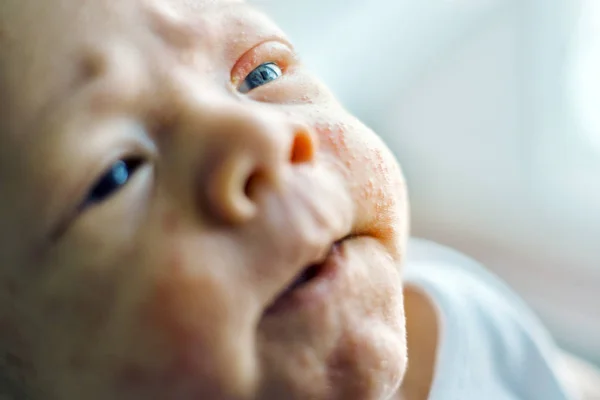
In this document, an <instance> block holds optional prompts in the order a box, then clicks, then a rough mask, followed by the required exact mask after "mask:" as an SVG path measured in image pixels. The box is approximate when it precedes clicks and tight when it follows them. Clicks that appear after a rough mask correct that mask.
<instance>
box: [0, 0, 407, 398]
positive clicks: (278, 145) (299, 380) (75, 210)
mask: <svg viewBox="0 0 600 400" xmlns="http://www.w3.org/2000/svg"><path fill="white" fill-rule="evenodd" d="M0 7H1V8H2V9H1V10H0V15H1V16H0V60H1V63H0V68H1V74H0V88H1V89H2V90H1V96H0V97H1V99H2V100H1V101H2V112H3V117H2V122H1V124H2V126H1V129H2V131H1V132H2V133H1V135H2V136H1V137H0V182H2V195H1V196H0V218H1V221H2V223H1V224H0V265H1V266H2V269H1V270H0V284H1V285H2V286H1V290H0V304H1V306H0V323H1V324H2V331H1V333H0V346H1V348H0V350H1V351H2V352H3V353H4V355H5V357H3V359H4V360H5V361H3V363H4V365H3V368H5V371H4V373H5V374H6V375H10V376H16V378H14V379H13V380H14V381H15V382H14V383H15V384H16V385H17V386H18V385H21V384H23V383H24V384H23V386H24V387H26V388H27V390H29V391H31V392H32V394H33V396H34V398H36V399H43V400H47V399H50V400H52V399H58V400H71V399H77V400H79V399H86V400H96V399H98V400H106V399H123V400H133V399H144V400H147V399H170V400H171V399H181V400H188V399H189V400H196V399H256V400H257V399H277V400H280V399H303V400H305V399H343V400H351V399H361V400H366V399H387V398H389V396H390V395H391V394H392V393H394V391H395V390H396V389H397V387H398V385H399V384H400V381H401V378H402V375H403V373H404V370H405V356H406V351H405V339H404V313H403V304H402V284H401V283H402V282H401V271H400V267H399V266H400V264H401V261H402V258H403V253H404V246H405V237H406V227H407V205H406V195H405V189H404V182H403V179H402V176H401V173H400V170H399V168H398V166H397V164H396V162H395V161H394V159H393V157H392V155H391V154H390V152H389V151H388V150H387V148H386V147H385V146H384V145H383V144H382V142H381V141H380V140H379V139H378V138H377V136H376V135H375V134H374V133H373V132H372V131H370V130H369V129H367V128H366V127H365V126H364V125H362V124H361V123H360V122H359V121H357V120H356V119H355V118H353V117H352V116H350V115H349V114H348V113H346V112H345V111H344V110H343V109H342V108H341V106H340V105H339V104H338V103H337V102H336V101H335V100H334V98H333V97H332V96H331V94H330V93H329V92H328V91H327V90H326V89H325V88H324V87H323V86H321V84H320V83H319V82H318V81H317V80H316V79H315V78H314V77H313V76H312V75H310V73H309V72H308V71H307V70H306V68H305V67H304V66H303V65H302V63H301V62H300V61H299V59H298V57H297V56H296V54H295V53H294V50H293V48H292V47H291V46H290V45H289V44H288V41H287V40H286V39H285V36H284V35H283V34H282V33H281V31H280V30H278V28H277V27H275V26H274V25H273V24H272V23H271V22H270V21H269V20H268V19H267V18H265V17H264V16H263V15H261V14H259V13H257V12H256V11H254V10H253V9H252V8H250V7H249V6H248V5H246V4H244V3H241V2H234V1H218V0H172V1H166V0H163V1H160V0H157V1H155V2H152V1H149V0H148V1H145V0H119V1H115V0H95V1H81V0H60V1H59V0H47V1H42V2H39V1H35V0H2V5H1V6H0ZM307 22H309V21H307ZM307 29H311V27H309V26H307ZM331 56H332V57H335V55H334V54H332V55H331ZM340 73H343V71H340ZM367 78H368V77H365V79H366V80H365V81H364V82H352V83H351V84H368V79H367Z"/></svg>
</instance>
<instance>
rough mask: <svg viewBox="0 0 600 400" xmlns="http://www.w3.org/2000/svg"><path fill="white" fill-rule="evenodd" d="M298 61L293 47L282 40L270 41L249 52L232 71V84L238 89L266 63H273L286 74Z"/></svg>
mask: <svg viewBox="0 0 600 400" xmlns="http://www.w3.org/2000/svg"><path fill="white" fill-rule="evenodd" d="M296 61H297V56H296V53H295V52H294V48H293V46H292V45H291V44H290V43H288V42H286V41H283V40H281V39H270V40H267V41H264V42H261V43H259V44H258V45H256V46H254V47H253V48H251V49H250V50H248V51H247V52H246V53H244V55H243V56H242V57H240V59H239V60H238V61H237V62H236V63H235V65H234V66H233V69H232V70H231V83H232V85H233V86H234V87H235V88H236V89H237V88H238V87H239V86H240V85H241V84H242V82H244V80H245V79H246V77H247V76H248V74H250V72H252V71H253V70H254V69H256V68H257V67H258V66H259V65H261V64H264V63H265V62H273V63H275V64H277V66H278V67H279V68H280V69H281V71H282V72H283V73H284V74H285V72H286V70H287V69H288V68H289V67H290V66H292V65H293V64H294V63H295V62H296Z"/></svg>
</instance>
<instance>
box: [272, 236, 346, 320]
mask: <svg viewBox="0 0 600 400" xmlns="http://www.w3.org/2000/svg"><path fill="white" fill-rule="evenodd" d="M345 239H346V238H344V239H341V240H338V241H337V242H335V243H333V245H332V246H331V248H330V249H329V252H328V253H327V256H326V257H325V258H324V259H323V260H322V261H320V262H318V263H314V264H311V265H309V266H307V267H306V268H304V269H303V270H302V272H300V274H298V275H296V277H295V278H294V280H293V281H292V282H291V283H290V284H289V285H288V286H287V287H286V288H285V289H284V290H283V291H282V292H281V293H280V294H279V295H278V296H277V297H276V298H275V300H274V301H273V302H272V303H271V305H270V306H269V307H268V308H267V310H266V312H265V314H266V315H270V314H275V313H278V312H280V311H282V310H284V309H288V308H289V307H293V305H294V304H297V303H298V301H305V300H306V299H307V298H309V297H310V293H309V292H310V291H311V290H313V289H315V286H318V285H319V282H320V281H323V280H328V279H332V278H333V275H334V273H335V263H334V262H333V259H334V258H335V257H336V256H337V255H338V253H339V252H340V246H341V244H342V242H343V241H344V240H345Z"/></svg>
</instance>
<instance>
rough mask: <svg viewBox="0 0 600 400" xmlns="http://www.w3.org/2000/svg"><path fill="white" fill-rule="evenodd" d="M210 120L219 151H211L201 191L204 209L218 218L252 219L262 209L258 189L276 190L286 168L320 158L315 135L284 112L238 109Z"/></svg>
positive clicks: (228, 221)
mask: <svg viewBox="0 0 600 400" xmlns="http://www.w3.org/2000/svg"><path fill="white" fill-rule="evenodd" d="M209 118H210V119H211V122H210V123H209V125H210V126H211V128H212V129H210V131H211V132H209V135H211V136H212V140H209V141H208V142H209V143H211V144H212V145H213V146H214V151H213V150H212V149H207V151H208V153H207V154H208V158H209V162H207V163H206V164H205V167H204V168H203V169H202V170H201V171H200V182H199V187H198V190H199V195H200V196H201V198H202V201H200V202H199V204H200V207H201V208H202V209H203V212H204V213H206V214H207V217H209V218H210V220H212V221H213V222H219V223H225V224H241V223H245V222H248V221H249V220H251V219H252V218H253V217H254V216H255V214H256V213H257V204H256V198H257V196H258V195H259V193H257V191H260V190H276V189H277V186H278V185H279V184H281V182H282V178H283V175H284V174H285V173H286V172H290V170H292V169H293V168H295V167H297V166H299V165H301V164H305V163H310V162H311V161H312V160H313V158H314V157H315V153H316V147H317V141H316V138H315V135H314V133H313V132H312V131H311V130H309V129H308V128H307V127H306V126H303V125H300V124H296V123H290V122H287V121H285V120H284V119H283V118H282V117H281V116H279V115H277V116H275V115H270V114H262V113H252V112H251V111H249V110H248V111H247V110H244V111H240V110H239V109H236V107H233V108H230V109H221V110H219V111H216V112H215V113H214V114H213V115H211V116H210V117H209Z"/></svg>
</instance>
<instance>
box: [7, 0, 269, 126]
mask: <svg viewBox="0 0 600 400" xmlns="http://www.w3.org/2000/svg"><path fill="white" fill-rule="evenodd" d="M229 9H232V10H233V9H240V10H248V9H249V5H248V4H246V3H245V2H244V1H243V0H119V1H115V0H93V1H86V0H45V1H42V2H40V1H38V0H1V1H0V32H2V36H0V40H1V45H0V88H1V89H2V94H0V96H1V97H0V102H2V105H3V106H4V105H6V104H8V108H10V109H8V108H6V109H4V112H3V114H8V115H10V116H11V119H12V120H14V121H17V122H19V121H20V120H23V119H28V118H29V116H28V114H30V113H31V110H39V109H40V108H43V105H44V104H45V103H47V102H48V99H49V98H52V97H53V96H54V95H56V94H57V93H60V92H61V91H65V90H69V86H71V85H73V84H76V83H77V82H73V80H74V79H75V80H76V79H78V78H77V77H78V74H80V73H81V71H79V70H78V68H79V66H77V65H75V64H76V60H75V59H76V58H77V57H76V56H75V53H77V52H79V51H80V50H81V48H82V47H83V46H86V45H88V47H94V46H96V47H98V46H103V45H105V44H107V43H110V41H111V40H112V39H113V38H115V37H119V38H125V39H127V40H130V41H132V42H135V44H139V43H140V42H141V41H143V40H145V39H147V38H145V37H144V34H145V31H147V30H148V29H147V28H148V26H147V25H148V20H151V19H152V18H148V17H149V16H152V15H160V16H161V18H159V19H158V20H160V21H162V22H164V21H166V23H165V24H162V25H161V26H159V27H158V30H162V31H161V32H162V33H163V34H164V35H163V36H164V37H166V38H167V40H169V38H168V36H169V35H171V33H172V32H174V31H176V30H177V29H175V30H169V29H170V27H175V28H177V26H178V24H179V22H180V21H185V22H186V23H188V24H196V26H195V29H196V28H197V29H202V27H203V23H202V21H203V20H204V21H205V22H207V21H208V22H210V21H211V20H212V17H208V15H212V14H211V13H218V12H220V10H229ZM232 13H233V12H232ZM235 14H236V15H239V16H240V17H239V18H240V19H242V18H245V19H252V18H254V17H255V16H257V15H258V14H257V13H254V12H239V13H238V12H236V13H235ZM162 22H161V23H162ZM196 22H197V23H196ZM238 22H239V23H240V24H241V22H240V21H237V20H236V21H233V23H231V24H221V25H231V26H235V25H236V24H237V23H238ZM159 25H160V24H159ZM165 27H166V29H163V28H165ZM221 28H224V27H223V26H222V27H221ZM205 29H207V33H209V35H207V36H212V40H213V44H219V43H220V42H223V41H225V39H222V38H221V37H220V35H224V34H225V33H226V32H225V30H226V29H221V30H220V31H218V33H214V30H212V31H211V29H212V28H211V29H208V28H205ZM246 30H247V31H249V30H250V29H246ZM171 36H174V37H176V36H177V33H176V32H175V35H171ZM221 39H222V40H221ZM86 43H87V44H86ZM90 43H91V44H92V45H91V46H89V45H90ZM74 61H75V62H74Z"/></svg>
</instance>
